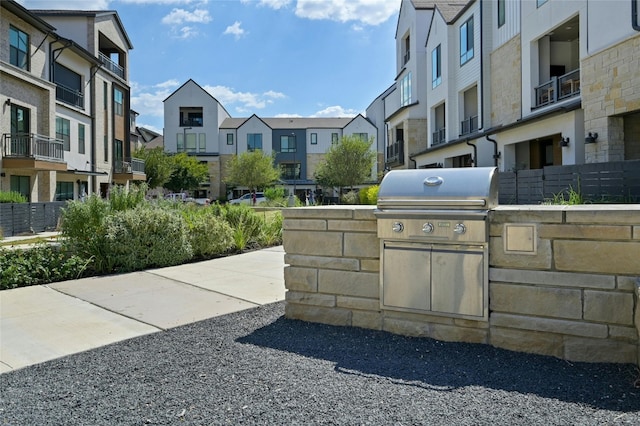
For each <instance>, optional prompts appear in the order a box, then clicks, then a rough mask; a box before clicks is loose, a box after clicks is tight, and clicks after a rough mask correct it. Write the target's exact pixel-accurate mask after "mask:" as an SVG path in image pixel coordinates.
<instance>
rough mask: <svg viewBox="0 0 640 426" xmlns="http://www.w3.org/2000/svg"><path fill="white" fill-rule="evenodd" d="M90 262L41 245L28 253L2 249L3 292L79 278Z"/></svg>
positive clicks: (0, 268)
mask: <svg viewBox="0 0 640 426" xmlns="http://www.w3.org/2000/svg"><path fill="white" fill-rule="evenodd" d="M90 263H91V259H83V258H81V257H80V256H77V255H72V254H70V253H69V252H67V251H66V250H64V249H63V248H60V247H55V246H51V245H49V244H46V243H40V244H37V245H35V246H34V247H30V248H28V249H3V248H0V290H6V289H11V288H16V287H25V286H30V285H37V284H46V283H51V282H57V281H64V280H69V279H75V278H79V277H80V276H82V275H83V273H84V272H85V271H86V270H87V269H88V267H89V265H90Z"/></svg>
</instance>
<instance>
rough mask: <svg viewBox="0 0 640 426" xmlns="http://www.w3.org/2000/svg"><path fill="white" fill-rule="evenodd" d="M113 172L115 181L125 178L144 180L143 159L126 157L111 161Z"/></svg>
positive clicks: (124, 179)
mask: <svg viewBox="0 0 640 426" xmlns="http://www.w3.org/2000/svg"><path fill="white" fill-rule="evenodd" d="M113 174H114V180H115V181H116V182H121V181H126V180H141V181H144V180H146V178H147V176H146V175H145V173H144V160H141V159H139V158H134V157H131V158H126V159H121V160H115V161H114V162H113Z"/></svg>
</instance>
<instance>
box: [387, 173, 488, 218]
mask: <svg viewBox="0 0 640 426" xmlns="http://www.w3.org/2000/svg"><path fill="white" fill-rule="evenodd" d="M497 204H498V173H497V169H496V168H495V167H464V168H451V169H411V170H392V171H390V172H388V173H387V174H386V175H385V177H384V178H383V179H382V182H381V183H380V189H379V191H378V209H379V210H378V211H379V212H380V213H382V211H384V210H387V209H412V210H417V209H420V210H422V209H436V210H437V209H442V210H489V209H492V208H494V207H495V206H496V205H497Z"/></svg>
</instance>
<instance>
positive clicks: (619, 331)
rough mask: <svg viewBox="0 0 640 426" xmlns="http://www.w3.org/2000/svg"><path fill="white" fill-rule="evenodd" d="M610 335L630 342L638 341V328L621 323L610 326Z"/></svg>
mask: <svg viewBox="0 0 640 426" xmlns="http://www.w3.org/2000/svg"><path fill="white" fill-rule="evenodd" d="M609 337H611V338H613V339H617V340H626V341H628V342H632V343H633V342H638V330H637V329H636V328H635V327H623V326H621V325H610V326H609Z"/></svg>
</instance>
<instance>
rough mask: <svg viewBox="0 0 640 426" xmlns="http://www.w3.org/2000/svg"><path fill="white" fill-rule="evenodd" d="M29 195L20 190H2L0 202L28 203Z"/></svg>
mask: <svg viewBox="0 0 640 426" xmlns="http://www.w3.org/2000/svg"><path fill="white" fill-rule="evenodd" d="M26 202H27V197H25V196H24V195H22V194H20V193H19V192H15V191H11V192H6V191H0V203H26Z"/></svg>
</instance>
